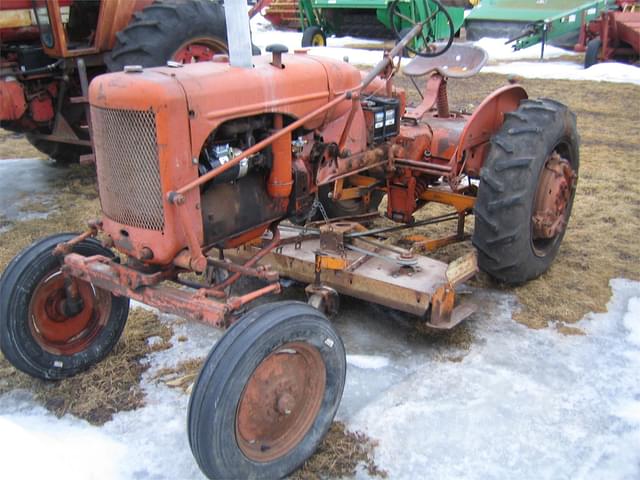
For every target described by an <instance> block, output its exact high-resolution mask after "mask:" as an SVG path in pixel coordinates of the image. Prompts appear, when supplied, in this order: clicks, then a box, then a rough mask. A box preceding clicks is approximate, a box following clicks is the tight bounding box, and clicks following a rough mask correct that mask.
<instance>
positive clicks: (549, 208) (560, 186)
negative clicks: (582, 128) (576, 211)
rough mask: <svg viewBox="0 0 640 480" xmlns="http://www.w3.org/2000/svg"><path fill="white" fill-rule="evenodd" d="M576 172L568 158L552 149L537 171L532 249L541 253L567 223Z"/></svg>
mask: <svg viewBox="0 0 640 480" xmlns="http://www.w3.org/2000/svg"><path fill="white" fill-rule="evenodd" d="M576 178H577V175H576V173H575V172H574V170H573V168H571V164H570V163H569V161H568V160H567V159H565V158H563V157H561V156H560V155H559V154H558V153H557V152H553V153H552V154H551V155H550V156H549V157H548V158H547V160H546V161H545V164H544V167H542V172H541V174H540V180H539V182H538V188H537V190H536V196H535V199H534V204H533V214H532V216H531V223H532V231H533V237H532V238H533V243H534V250H536V252H537V253H538V254H544V253H545V250H546V249H547V247H548V246H549V245H550V244H552V243H553V241H554V240H555V239H556V238H557V237H558V235H560V234H561V233H562V232H563V231H564V229H565V228H566V225H567V220H568V218H567V213H568V210H569V205H570V204H571V198H572V197H573V192H574V191H575V184H576Z"/></svg>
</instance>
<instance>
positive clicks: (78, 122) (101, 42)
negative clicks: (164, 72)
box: [0, 0, 227, 163]
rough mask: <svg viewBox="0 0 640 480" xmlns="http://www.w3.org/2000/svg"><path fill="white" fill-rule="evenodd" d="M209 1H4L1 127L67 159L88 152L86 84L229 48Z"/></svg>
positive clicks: (220, 12)
mask: <svg viewBox="0 0 640 480" xmlns="http://www.w3.org/2000/svg"><path fill="white" fill-rule="evenodd" d="M226 32H227V29H226V25H225V18H224V8H223V7H222V5H220V4H218V3H216V2H212V1H209V0H183V1H177V0H174V1H171V0H161V1H154V0H82V1H80V0H3V1H2V2H0V127H2V128H4V129H6V130H11V131H14V132H24V133H25V134H26V136H27V139H28V140H29V142H31V144H32V145H33V146H35V147H36V148H37V149H38V150H40V151H42V152H43V153H45V154H47V155H48V156H50V157H52V158H53V159H55V160H57V161H58V162H62V163H70V162H76V161H78V160H79V158H80V156H82V155H87V154H90V153H91V139H90V131H89V125H88V122H87V114H86V112H87V108H88V107H87V89H88V85H89V82H90V81H91V80H92V79H93V78H95V77H96V76H97V75H100V74H103V73H106V72H115V71H119V70H122V69H123V68H124V66H125V65H141V66H143V67H153V66H159V65H164V64H165V63H166V62H167V60H174V61H177V62H181V63H191V62H194V61H202V60H210V59H211V58H212V57H213V56H214V55H215V54H216V53H226V52H227V34H226Z"/></svg>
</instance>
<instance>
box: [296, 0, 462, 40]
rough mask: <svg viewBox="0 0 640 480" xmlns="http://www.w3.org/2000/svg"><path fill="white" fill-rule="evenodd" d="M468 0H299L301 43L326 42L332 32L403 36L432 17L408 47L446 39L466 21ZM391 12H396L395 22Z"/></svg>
mask: <svg viewBox="0 0 640 480" xmlns="http://www.w3.org/2000/svg"><path fill="white" fill-rule="evenodd" d="M465 6H471V3H470V2H469V1H468V0H462V1H456V0H449V1H446V0H440V1H437V0H429V1H428V2H423V1H419V0H300V2H299V11H300V23H301V25H302V30H303V36H302V46H303V47H310V46H323V45H325V44H326V38H327V36H329V35H336V36H340V37H342V36H356V37H365V38H393V36H394V33H395V36H396V37H400V36H402V34H403V33H405V32H406V31H408V30H409V29H410V28H411V27H412V26H413V25H414V24H415V23H416V22H421V21H423V20H425V19H430V21H429V22H428V26H426V27H425V29H424V31H423V35H419V36H418V37H417V38H416V39H414V41H413V43H412V45H411V46H410V47H409V48H408V50H409V51H412V50H420V49H421V48H422V46H423V45H424V44H425V42H426V43H431V42H434V41H436V40H441V39H446V38H449V37H450V36H451V32H452V31H453V32H454V33H455V32H458V31H459V30H460V27H461V26H462V24H463V23H464V7H465ZM391 12H396V13H397V15H394V18H395V20H394V22H393V24H392V22H391V21H390V18H391V15H390V14H391Z"/></svg>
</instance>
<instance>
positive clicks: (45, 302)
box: [28, 270, 111, 355]
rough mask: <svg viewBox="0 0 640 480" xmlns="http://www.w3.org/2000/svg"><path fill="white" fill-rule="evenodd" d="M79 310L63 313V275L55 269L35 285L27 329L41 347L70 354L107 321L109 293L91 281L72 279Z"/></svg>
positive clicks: (87, 343) (52, 351)
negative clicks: (75, 288) (94, 285)
mask: <svg viewBox="0 0 640 480" xmlns="http://www.w3.org/2000/svg"><path fill="white" fill-rule="evenodd" d="M74 281H75V282H76V284H77V288H78V294H79V296H80V298H81V299H82V305H83V306H82V310H80V312H78V313H77V314H76V315H73V316H71V317H69V316H67V315H65V313H64V303H65V299H66V296H65V295H66V294H65V288H64V275H63V274H62V273H61V272H60V271H59V270H56V271H54V272H51V273H50V274H49V275H47V276H46V277H45V278H44V280H42V281H41V282H40V283H39V284H38V286H37V287H36V289H35V291H34V292H33V295H32V296H31V301H30V302H29V313H28V315H29V317H28V318H29V329H30V330H31V334H32V336H33V338H34V339H35V341H36V342H37V343H38V345H40V347H42V349H43V350H45V351H47V352H49V353H52V354H54V355H73V354H75V353H79V352H81V351H83V350H85V349H87V348H88V347H89V345H90V344H91V343H92V342H93V341H94V340H95V338H96V337H97V336H98V335H99V334H100V332H101V331H102V330H103V329H104V327H105V326H106V325H107V323H108V320H109V315H110V313H111V296H110V295H109V294H108V293H107V292H105V291H103V290H100V289H94V288H93V286H92V285H91V284H90V283H87V282H84V281H82V280H78V279H75V280H74Z"/></svg>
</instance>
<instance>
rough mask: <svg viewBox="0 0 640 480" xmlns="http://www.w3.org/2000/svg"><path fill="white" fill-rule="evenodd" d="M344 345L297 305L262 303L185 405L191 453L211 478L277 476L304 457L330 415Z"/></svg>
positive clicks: (216, 355)
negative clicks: (187, 405) (187, 409)
mask: <svg viewBox="0 0 640 480" xmlns="http://www.w3.org/2000/svg"><path fill="white" fill-rule="evenodd" d="M345 373H346V359H345V352H344V346H343V345H342V341H341V340H340V337H339V336H338V335H337V333H336V332H335V331H334V330H333V328H332V326H331V324H330V323H329V322H328V321H327V319H326V317H325V316H324V315H322V314H321V313H320V312H318V311H317V310H316V309H314V308H313V307H311V306H309V305H307V304H304V303H300V302H276V303H270V304H266V305H261V306H259V307H257V308H255V309H253V310H251V311H250V312H249V313H247V314H246V315H245V316H244V317H242V318H241V319H240V320H239V321H238V322H237V323H236V324H234V325H233V326H232V327H231V328H230V329H229V331H228V332H227V333H226V334H225V335H224V336H223V337H222V338H221V339H220V340H219V341H218V343H217V344H216V345H215V346H214V348H213V349H212V350H211V353H210V354H209V356H208V358H207V360H206V361H205V363H204V365H203V367H202V370H201V371H200V374H199V376H198V379H197V380H196V383H195V385H194V387H193V392H192V394H191V399H190V402H189V413H188V415H189V417H188V423H187V426H188V431H189V444H190V446H191V451H192V452H193V455H194V457H195V459H196V461H197V462H198V465H199V466H200V469H201V470H202V471H203V472H204V474H205V475H207V476H208V477H209V478H282V477H285V476H286V475H288V474H289V473H291V472H292V471H293V470H295V469H296V468H298V467H299V466H300V465H301V464H302V463H304V461H305V460H306V459H307V458H309V457H310V456H311V455H312V454H313V452H314V451H315V449H316V447H317V446H318V444H319V443H320V441H321V440H322V438H323V437H324V435H325V434H326V432H327V431H328V429H329V427H330V425H331V422H332V421H333V418H334V416H335V414H336V410H337V409H338V405H339V403H340V399H341V397H342V391H343V388H344V382H345Z"/></svg>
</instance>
